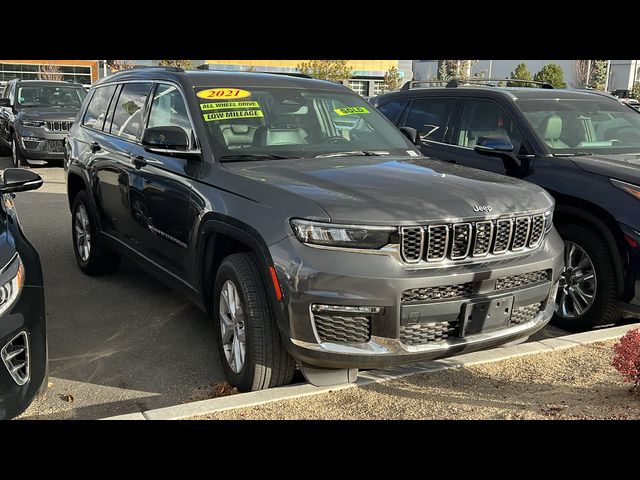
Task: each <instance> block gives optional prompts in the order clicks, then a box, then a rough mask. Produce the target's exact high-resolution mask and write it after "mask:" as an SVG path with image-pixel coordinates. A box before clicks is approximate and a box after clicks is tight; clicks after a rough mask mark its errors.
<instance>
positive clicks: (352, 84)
mask: <svg viewBox="0 0 640 480" xmlns="http://www.w3.org/2000/svg"><path fill="white" fill-rule="evenodd" d="M348 87H349V88H350V89H351V90H353V91H354V92H356V93H357V94H359V95H362V96H363V97H366V96H368V95H369V82H368V81H366V80H349V84H348Z"/></svg>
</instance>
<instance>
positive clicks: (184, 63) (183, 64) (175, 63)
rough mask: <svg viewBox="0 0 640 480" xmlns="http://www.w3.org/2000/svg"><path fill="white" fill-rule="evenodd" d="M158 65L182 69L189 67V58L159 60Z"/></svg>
mask: <svg viewBox="0 0 640 480" xmlns="http://www.w3.org/2000/svg"><path fill="white" fill-rule="evenodd" d="M158 65H160V66H161V67H180V68H182V69H184V70H189V69H191V60H160V61H159V62H158Z"/></svg>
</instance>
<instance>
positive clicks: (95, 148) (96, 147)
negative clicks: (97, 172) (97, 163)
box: [89, 142, 102, 153]
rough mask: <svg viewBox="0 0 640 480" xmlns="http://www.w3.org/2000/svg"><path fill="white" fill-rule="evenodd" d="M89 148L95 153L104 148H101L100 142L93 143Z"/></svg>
mask: <svg viewBox="0 0 640 480" xmlns="http://www.w3.org/2000/svg"><path fill="white" fill-rule="evenodd" d="M89 148H90V149H91V151H92V152H93V153H95V152H97V151H98V150H100V149H101V148H102V147H101V146H100V144H99V143H98V142H93V143H92V144H90V145H89Z"/></svg>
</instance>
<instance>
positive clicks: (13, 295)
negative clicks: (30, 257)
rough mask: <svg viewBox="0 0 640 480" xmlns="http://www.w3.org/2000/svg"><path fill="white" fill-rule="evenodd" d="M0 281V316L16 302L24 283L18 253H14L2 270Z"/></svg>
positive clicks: (22, 268) (22, 269)
mask: <svg viewBox="0 0 640 480" xmlns="http://www.w3.org/2000/svg"><path fill="white" fill-rule="evenodd" d="M0 281H1V282H2V286H0V316H2V315H4V314H5V313H6V312H7V311H8V310H9V309H10V308H11V307H12V306H13V304H14V303H16V300H17V299H18V296H19V295H20V291H21V290H22V285H23V284H24V266H23V265H22V260H20V256H19V255H16V256H15V257H14V260H13V261H12V262H11V263H10V264H9V266H8V267H6V268H5V271H4V272H2V274H1V275H0Z"/></svg>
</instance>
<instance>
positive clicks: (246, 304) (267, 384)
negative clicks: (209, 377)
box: [213, 253, 296, 392]
mask: <svg viewBox="0 0 640 480" xmlns="http://www.w3.org/2000/svg"><path fill="white" fill-rule="evenodd" d="M227 281H231V282H232V283H233V284H234V286H235V288H236V290H237V292H238V294H239V295H238V296H239V298H240V304H241V306H242V310H243V311H244V312H245V314H244V315H243V319H244V331H245V338H246V347H245V355H244V363H243V365H242V368H241V369H240V371H239V373H236V372H234V371H233V370H232V368H231V365H230V364H229V361H228V360H227V357H226V355H225V350H224V348H223V344H222V332H221V327H220V323H221V320H220V313H219V312H220V295H221V292H222V288H223V286H224V285H225V284H226V282H227ZM213 315H214V321H215V332H216V338H217V343H218V353H219V354H220V361H221V363H222V368H223V369H224V373H225V376H226V378H227V381H228V382H229V383H230V384H231V385H233V386H235V387H237V388H238V389H239V390H241V391H245V392H246V391H255V390H263V389H266V388H271V387H279V386H282V385H287V384H289V383H290V382H291V380H292V378H293V374H294V372H295V366H296V363H295V360H294V359H293V357H291V355H289V353H288V352H287V350H286V349H285V347H284V345H283V344H282V339H281V337H280V331H279V330H278V326H277V325H276V319H275V318H274V317H273V315H272V313H271V309H270V308H269V303H268V300H267V293H266V291H265V287H264V284H263V282H262V279H261V276H260V272H259V270H258V266H257V264H256V261H255V259H254V257H253V255H251V254H249V253H235V254H232V255H229V256H228V257H226V258H225V259H224V260H223V262H222V264H221V265H220V268H219V270H218V272H217V275H216V279H215V284H214V288H213Z"/></svg>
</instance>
